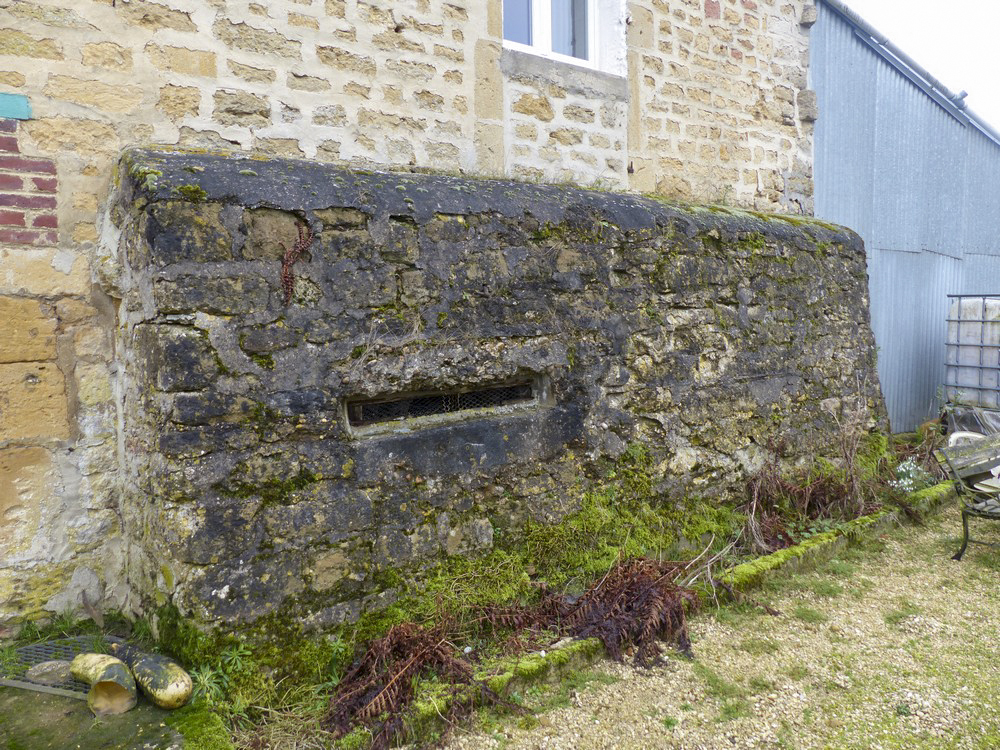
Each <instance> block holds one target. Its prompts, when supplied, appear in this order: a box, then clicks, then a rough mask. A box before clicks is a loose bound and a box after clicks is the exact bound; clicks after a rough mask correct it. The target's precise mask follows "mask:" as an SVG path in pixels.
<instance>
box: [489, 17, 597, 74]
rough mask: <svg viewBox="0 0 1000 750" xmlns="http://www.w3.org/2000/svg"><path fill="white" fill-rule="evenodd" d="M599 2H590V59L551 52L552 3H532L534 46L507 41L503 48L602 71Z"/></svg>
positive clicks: (588, 53) (588, 19)
mask: <svg viewBox="0 0 1000 750" xmlns="http://www.w3.org/2000/svg"><path fill="white" fill-rule="evenodd" d="M600 4H601V3H600V0H587V58H586V59H585V58H582V57H573V56H572V55H563V54H561V53H559V52H554V51H553V50H552V0H531V39H532V42H531V44H522V43H521V42H512V41H511V40H509V39H506V38H504V40H503V46H504V47H506V48H507V49H514V50H519V51H520V52H527V53H528V54H532V55H538V56H540V57H547V58H548V59H550V60H557V61H558V62H564V63H569V64H570V65H579V66H580V67H583V68H591V69H593V70H600V69H601V65H600V62H601V48H600V46H599V43H600V39H599V34H598V26H599V21H600V14H599V13H598V7H599V5H600Z"/></svg>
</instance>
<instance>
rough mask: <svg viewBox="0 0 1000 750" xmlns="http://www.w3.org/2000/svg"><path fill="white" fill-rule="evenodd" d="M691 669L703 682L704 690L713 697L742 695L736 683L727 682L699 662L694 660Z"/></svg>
mask: <svg viewBox="0 0 1000 750" xmlns="http://www.w3.org/2000/svg"><path fill="white" fill-rule="evenodd" d="M693 669H694V673H695V676H696V677H698V678H699V679H700V680H701V681H702V682H704V683H705V690H706V692H707V693H708V694H709V695H710V696H712V697H713V698H719V699H721V700H726V699H732V698H742V697H743V691H742V690H740V688H739V686H738V685H736V684H734V683H732V682H729V681H728V680H726V679H725V678H724V677H722V676H720V675H719V674H717V673H716V672H713V671H712V670H711V669H710V668H709V667H706V666H705V665H704V664H702V663H701V662H695V664H694V667H693Z"/></svg>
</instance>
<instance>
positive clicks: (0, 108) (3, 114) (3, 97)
mask: <svg viewBox="0 0 1000 750" xmlns="http://www.w3.org/2000/svg"><path fill="white" fill-rule="evenodd" d="M30 119H31V102H29V101H28V97H26V96H23V95H22V94H0V120H30Z"/></svg>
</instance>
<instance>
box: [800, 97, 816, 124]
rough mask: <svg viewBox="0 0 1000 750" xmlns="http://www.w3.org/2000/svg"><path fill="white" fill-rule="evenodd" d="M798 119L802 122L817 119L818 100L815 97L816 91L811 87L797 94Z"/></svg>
mask: <svg viewBox="0 0 1000 750" xmlns="http://www.w3.org/2000/svg"><path fill="white" fill-rule="evenodd" d="M798 104H799V119H800V120H802V122H815V121H816V120H817V119H819V101H818V100H817V99H816V92H815V91H812V90H811V89H806V90H804V91H800V92H799V94H798Z"/></svg>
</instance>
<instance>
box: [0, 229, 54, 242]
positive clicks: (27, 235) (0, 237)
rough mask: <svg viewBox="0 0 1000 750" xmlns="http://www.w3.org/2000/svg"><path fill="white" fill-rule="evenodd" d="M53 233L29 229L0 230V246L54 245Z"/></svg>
mask: <svg viewBox="0 0 1000 750" xmlns="http://www.w3.org/2000/svg"><path fill="white" fill-rule="evenodd" d="M55 244H56V233H55V232H35V231H32V230H30V229H0V245H55Z"/></svg>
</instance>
